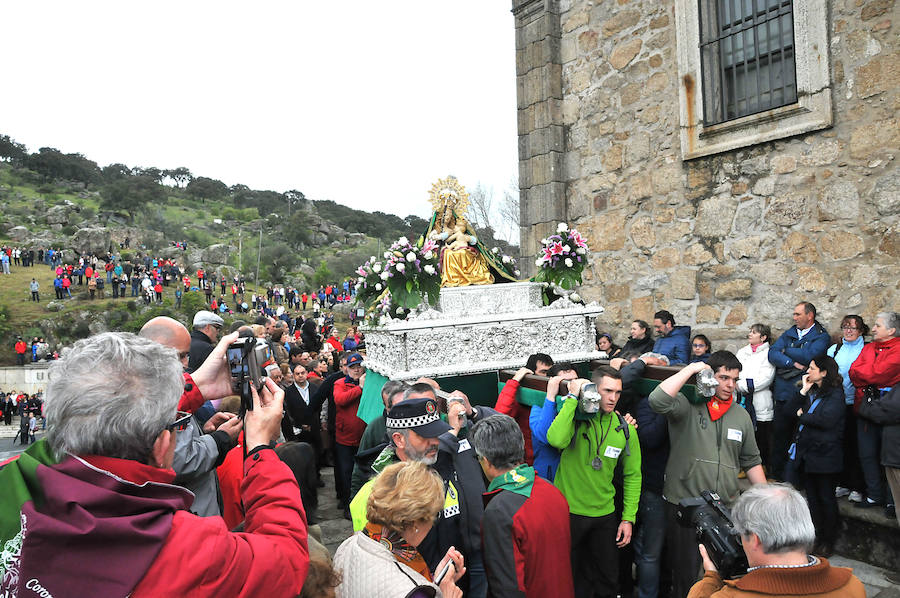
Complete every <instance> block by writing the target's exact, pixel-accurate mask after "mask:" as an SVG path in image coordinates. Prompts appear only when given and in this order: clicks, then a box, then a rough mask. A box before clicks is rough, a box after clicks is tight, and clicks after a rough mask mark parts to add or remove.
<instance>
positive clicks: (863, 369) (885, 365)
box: [850, 311, 900, 508]
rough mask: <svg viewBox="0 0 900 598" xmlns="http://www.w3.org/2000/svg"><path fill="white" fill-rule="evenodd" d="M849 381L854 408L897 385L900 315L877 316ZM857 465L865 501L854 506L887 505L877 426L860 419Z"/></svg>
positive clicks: (899, 377) (851, 371)
mask: <svg viewBox="0 0 900 598" xmlns="http://www.w3.org/2000/svg"><path fill="white" fill-rule="evenodd" d="M850 380H851V381H852V382H853V385H854V386H855V387H856V396H855V399H854V401H855V402H854V409H855V411H856V413H857V414H858V413H859V404H860V403H862V402H863V400H865V399H864V395H865V394H866V393H869V394H870V395H871V396H872V398H873V399H874V398H880V397H881V395H883V394H886V393H887V392H888V391H890V390H891V388H892V387H893V386H894V385H896V384H898V383H900V314H898V313H897V312H895V311H892V312H883V313H880V314H878V317H877V318H876V319H875V325H874V326H872V342H871V343H869V344H867V345H865V346H864V347H863V348H862V351H861V352H860V354H859V357H857V358H856V361H854V362H853V365H851V366H850ZM856 425H857V430H856V431H857V446H858V448H859V462H860V466H861V469H862V472H863V478H864V479H865V482H866V495H867V496H866V498H865V500H863V501H862V502H860V503H858V504H857V506H859V507H862V508H866V507H873V506H876V505H884V504H886V503H890V500H885V499H886V498H887V493H886V492H885V484H884V475H883V472H882V468H881V461H880V459H881V426H880V425H878V424H877V423H875V422H873V421H870V420H867V419H865V418H864V417H863V416H860V417H858V418H857V420H856Z"/></svg>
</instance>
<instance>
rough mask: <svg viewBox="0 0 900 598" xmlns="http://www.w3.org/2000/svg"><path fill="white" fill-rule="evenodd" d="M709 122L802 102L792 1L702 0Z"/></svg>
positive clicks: (702, 46) (703, 66)
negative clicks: (798, 78) (795, 51)
mask: <svg viewBox="0 0 900 598" xmlns="http://www.w3.org/2000/svg"><path fill="white" fill-rule="evenodd" d="M698 2H699V8H700V67H701V72H702V76H703V122H704V124H705V125H707V126H708V125H714V124H717V123H722V122H726V121H729V120H734V119H736V118H740V117H742V116H747V115H749V114H756V113H758V112H763V111H765V110H770V109H772V108H777V107H779V106H786V105H789V104H793V103H795V102H796V101H797V76H796V67H795V62H794V22H793V12H792V11H793V0H698Z"/></svg>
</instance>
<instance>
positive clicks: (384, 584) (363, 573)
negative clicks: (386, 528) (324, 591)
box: [334, 532, 442, 598]
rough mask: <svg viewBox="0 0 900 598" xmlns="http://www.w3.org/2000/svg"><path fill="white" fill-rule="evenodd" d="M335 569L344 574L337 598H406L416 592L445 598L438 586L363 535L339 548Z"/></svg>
mask: <svg viewBox="0 0 900 598" xmlns="http://www.w3.org/2000/svg"><path fill="white" fill-rule="evenodd" d="M334 568H335V569H336V570H337V571H339V572H340V574H341V585H339V586H338V587H337V598H405V597H406V596H409V595H410V594H412V593H413V591H414V590H416V589H422V590H424V591H425V592H428V593H431V592H434V596H435V598H442V594H441V591H440V590H439V589H438V587H437V586H436V585H434V584H433V583H430V582H429V581H428V580H427V579H425V578H424V577H422V576H421V575H419V574H418V573H417V572H416V571H414V570H412V569H411V568H409V567H407V566H406V565H404V564H403V563H400V562H398V561H397V559H395V558H394V555H393V554H391V551H390V550H388V549H387V548H386V547H384V546H382V545H381V544H380V543H378V542H376V541H375V540H373V539H371V538H369V537H368V536H366V535H365V534H364V533H362V532H356V533H355V534H353V535H352V536H350V537H349V538H347V539H346V540H344V542H343V543H342V544H341V545H340V546H338V549H337V551H336V552H335V553H334Z"/></svg>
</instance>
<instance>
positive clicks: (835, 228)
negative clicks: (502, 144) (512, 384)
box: [513, 0, 900, 349]
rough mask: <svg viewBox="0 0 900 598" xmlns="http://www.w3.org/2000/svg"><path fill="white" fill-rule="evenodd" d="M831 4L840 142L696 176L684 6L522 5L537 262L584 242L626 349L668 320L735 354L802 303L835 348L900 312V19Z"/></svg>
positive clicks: (528, 186) (879, 7)
mask: <svg viewBox="0 0 900 598" xmlns="http://www.w3.org/2000/svg"><path fill="white" fill-rule="evenodd" d="M826 4H827V5H828V8H829V11H828V14H827V15H822V16H821V18H827V19H828V36H829V51H830V71H831V74H830V79H831V80H830V83H831V93H832V107H833V115H834V116H833V120H834V124H833V126H831V127H829V128H826V129H824V130H820V131H816V132H812V133H808V134H802V135H798V136H795V137H790V138H786V139H780V140H777V141H772V142H767V143H762V144H759V145H754V146H751V147H745V148H741V149H735V150H731V151H727V152H723V153H719V154H715V155H711V156H706V157H701V158H695V159H692V160H684V159H683V157H682V150H681V145H680V141H679V99H680V97H679V94H681V93H685V89H684V86H683V85H680V80H679V76H678V71H677V48H676V26H675V17H676V15H675V0H600V1H593V2H591V1H585V0H542V1H537V0H514V2H513V14H514V15H515V17H516V45H517V48H516V65H517V78H518V83H519V86H518V104H519V105H518V114H519V154H520V166H519V179H520V180H519V184H520V188H521V206H522V207H521V209H522V214H521V216H522V220H521V222H522V235H521V239H522V253H523V255H525V256H529V255H534V253H535V252H536V250H537V247H538V246H539V243H540V239H541V238H542V237H543V236H546V235H548V234H550V232H551V231H552V229H554V228H555V225H556V223H557V222H559V221H567V222H569V223H570V224H572V225H574V226H576V227H578V228H579V230H581V231H582V233H584V234H585V235H586V236H587V238H588V239H589V241H590V244H591V248H592V250H593V251H594V254H593V259H592V265H591V268H590V269H589V270H586V271H585V285H584V288H583V293H582V294H583V296H584V297H585V299H586V300H596V301H599V302H600V303H601V305H603V306H604V307H605V308H606V312H605V314H604V315H602V316H601V317H600V318H599V320H598V326H599V327H600V328H602V329H606V330H609V331H611V332H613V333H614V337H615V338H616V340H617V341H620V342H621V341H624V340H625V338H624V337H625V335H626V334H627V329H628V324H629V322H630V321H631V320H632V319H634V318H641V319H644V320H647V321H650V320H652V316H653V313H654V311H656V310H658V309H668V310H670V311H671V312H672V313H673V314H674V315H675V319H676V321H677V323H678V324H679V325H681V324H687V325H691V326H692V327H693V328H694V332H703V333H706V334H707V335H708V336H709V337H710V338H711V339H712V340H713V341H714V348H726V347H730V348H732V349H735V348H737V347H738V346H740V345H742V344H744V343H745V342H746V341H745V337H746V331H747V328H748V326H749V325H751V324H753V323H755V322H763V323H767V324H770V325H771V326H772V327H773V330H776V331H777V333H779V334H780V332H781V331H783V330H784V329H785V328H786V327H788V326H789V325H790V324H791V321H790V313H791V310H792V308H793V306H794V305H795V304H796V303H797V302H798V301H800V300H809V301H812V302H813V303H814V304H815V305H816V306H817V308H818V309H819V312H820V321H822V323H823V324H825V325H826V327H827V328H828V329H829V331H830V332H832V333H836V332H839V331H838V324H839V321H840V317H841V316H842V315H843V314H846V313H860V314H862V315H863V316H864V317H865V318H866V320H867V321H869V322H871V321H872V320H873V319H874V314H875V313H877V312H878V311H883V310H885V309H892V310H898V309H900V301H898V297H900V293H898V286H900V285H898V281H900V259H898V258H900V173H898V169H897V162H898V158H900V156H898V154H900V93H898V88H900V85H898V82H900V43H898V39H900V38H898V27H900V14H898V6H897V5H896V4H895V2H894V0H867V1H866V0H828V1H827V2H826ZM524 261H528V260H524ZM530 267H531V268H532V272H533V269H534V265H533V264H530ZM716 341H720V342H716Z"/></svg>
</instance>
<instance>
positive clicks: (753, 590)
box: [688, 484, 866, 598]
mask: <svg viewBox="0 0 900 598" xmlns="http://www.w3.org/2000/svg"><path fill="white" fill-rule="evenodd" d="M731 515H732V518H733V519H734V526H735V529H736V530H737V532H738V533H739V534H740V536H741V544H742V545H743V547H744V552H745V553H746V554H747V563H748V564H749V565H750V568H749V569H747V574H746V575H745V576H743V577H741V578H739V579H733V580H731V579H729V580H725V581H723V580H722V578H721V577H719V572H718V571H717V570H716V566H715V565H714V564H713V562H712V560H711V559H710V558H709V555H708V554H707V553H706V549H705V548H704V547H703V545H700V555H701V557H702V558H703V568H704V569H705V570H706V574H705V575H704V576H703V579H701V580H700V581H698V582H697V583H696V584H694V587H692V588H691V591H690V593H689V594H688V598H726V597H736V596H822V597H826V598H864V597H865V595H866V591H865V589H864V588H863V585H862V582H860V581H859V579H857V578H856V576H855V575H853V572H852V571H851V570H850V569H846V568H843V567H832V566H831V565H830V564H829V563H828V560H827V559H824V558H821V559H820V558H818V557H816V556H813V555H811V554H809V550H810V547H811V546H812V544H813V541H814V540H815V538H816V530H815V527H814V526H813V522H812V517H811V516H810V513H809V507H808V506H807V504H806V500H804V498H803V496H801V495H800V493H799V492H797V491H796V490H794V488H792V487H791V486H789V485H787V484H757V485H756V486H753V487H752V488H750V489H749V490H747V491H746V492H745V493H744V494H742V495H741V497H740V498H738V500H737V501H736V502H735V503H734V507H733V508H732V510H731Z"/></svg>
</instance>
